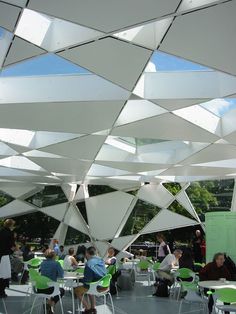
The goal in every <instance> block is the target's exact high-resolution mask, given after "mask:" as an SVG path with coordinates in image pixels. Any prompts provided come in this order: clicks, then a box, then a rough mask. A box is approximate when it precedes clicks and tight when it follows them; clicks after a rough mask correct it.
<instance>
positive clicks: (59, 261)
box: [57, 259, 64, 268]
mask: <svg viewBox="0 0 236 314" xmlns="http://www.w3.org/2000/svg"><path fill="white" fill-rule="evenodd" d="M57 262H58V263H59V264H60V265H61V267H62V268H64V260H63V259H59V260H58V261H57Z"/></svg>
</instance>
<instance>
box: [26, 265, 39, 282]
mask: <svg viewBox="0 0 236 314" xmlns="http://www.w3.org/2000/svg"><path fill="white" fill-rule="evenodd" d="M29 276H30V280H31V281H35V278H36V277H38V276H40V274H39V273H38V272H37V270H35V269H34V268H30V269H29Z"/></svg>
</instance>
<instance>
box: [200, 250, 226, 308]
mask: <svg viewBox="0 0 236 314" xmlns="http://www.w3.org/2000/svg"><path fill="white" fill-rule="evenodd" d="M224 262H225V257H224V253H216V254H215V256H214V258H213V261H212V262H211V263H208V264H207V265H206V266H205V267H203V269H201V270H200V272H199V277H200V281H205V280H219V279H220V278H225V279H227V280H231V275H230V273H229V271H228V269H227V268H226V266H225V265H224ZM213 305H214V300H213V297H212V295H210V297H209V302H208V309H209V313H212V310H213ZM225 313H227V312H225Z"/></svg>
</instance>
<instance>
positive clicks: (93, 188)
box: [88, 185, 116, 197]
mask: <svg viewBox="0 0 236 314" xmlns="http://www.w3.org/2000/svg"><path fill="white" fill-rule="evenodd" d="M115 191H116V190H114V189H113V188H111V187H110V186H108V185H88V192H89V197H92V196H97V195H101V194H106V193H110V192H115Z"/></svg>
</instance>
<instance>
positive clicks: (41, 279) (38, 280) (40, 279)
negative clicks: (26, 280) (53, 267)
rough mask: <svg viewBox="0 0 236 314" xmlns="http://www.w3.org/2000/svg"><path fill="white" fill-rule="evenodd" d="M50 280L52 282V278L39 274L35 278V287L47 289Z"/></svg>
mask: <svg viewBox="0 0 236 314" xmlns="http://www.w3.org/2000/svg"><path fill="white" fill-rule="evenodd" d="M49 282H52V280H51V279H50V278H48V277H45V276H42V275H38V276H37V277H35V278H34V283H35V287H36V288H37V289H47V288H48V287H49V286H48V284H49Z"/></svg>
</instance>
